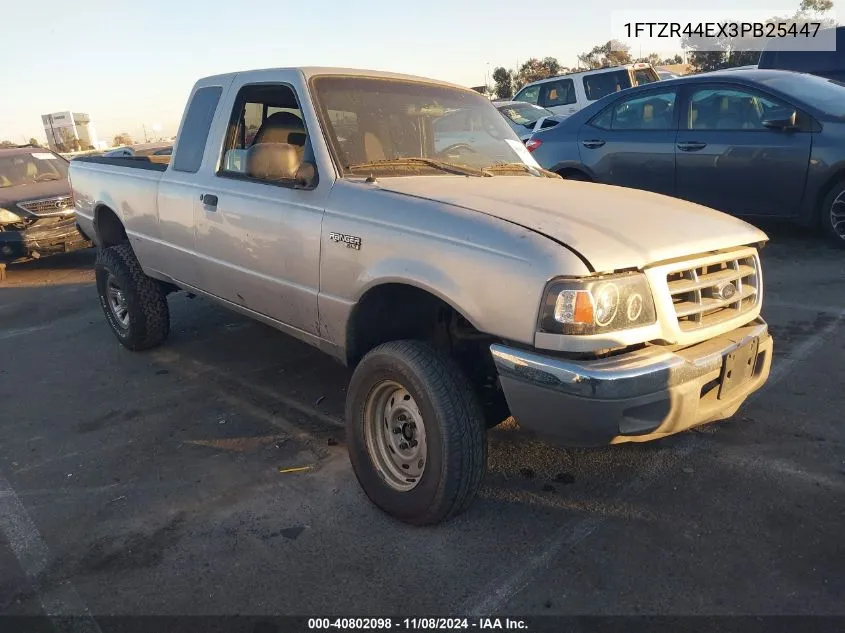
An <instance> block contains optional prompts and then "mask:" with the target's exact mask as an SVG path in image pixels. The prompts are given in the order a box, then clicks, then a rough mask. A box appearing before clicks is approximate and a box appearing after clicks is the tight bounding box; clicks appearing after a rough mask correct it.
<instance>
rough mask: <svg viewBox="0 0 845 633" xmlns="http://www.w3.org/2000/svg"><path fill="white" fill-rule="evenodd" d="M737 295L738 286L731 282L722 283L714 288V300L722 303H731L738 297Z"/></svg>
mask: <svg viewBox="0 0 845 633" xmlns="http://www.w3.org/2000/svg"><path fill="white" fill-rule="evenodd" d="M736 293H737V289H736V286H735V285H734V284H733V283H732V282H730V281H726V282H723V283H720V284H719V285H718V286H716V287H715V288H713V296H714V298H716V299H721V300H722V301H730V300H731V299H733V298H734V297H735V296H736Z"/></svg>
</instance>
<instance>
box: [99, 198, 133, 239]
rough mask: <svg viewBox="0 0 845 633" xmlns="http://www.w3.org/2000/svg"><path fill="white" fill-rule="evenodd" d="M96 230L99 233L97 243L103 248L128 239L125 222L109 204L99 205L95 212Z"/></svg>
mask: <svg viewBox="0 0 845 633" xmlns="http://www.w3.org/2000/svg"><path fill="white" fill-rule="evenodd" d="M94 232H95V233H96V234H97V243H98V244H99V245H100V246H101V247H102V248H108V247H109V246H116V245H118V244H121V243H123V242H126V241H128V238H127V237H126V229H125V228H123V223H122V222H121V221H120V218H118V217H117V214H116V213H115V212H114V211H112V210H111V209H109V208H108V207H107V206H100V207H97V210H96V211H95V212H94Z"/></svg>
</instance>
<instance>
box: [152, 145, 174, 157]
mask: <svg viewBox="0 0 845 633" xmlns="http://www.w3.org/2000/svg"><path fill="white" fill-rule="evenodd" d="M172 154H173V146H172V145H171V146H169V147H162V148H161V149H157V150H156V151H154V152H153V156H171V155H172Z"/></svg>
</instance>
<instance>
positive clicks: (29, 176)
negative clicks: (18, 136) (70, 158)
mask: <svg viewBox="0 0 845 633" xmlns="http://www.w3.org/2000/svg"><path fill="white" fill-rule="evenodd" d="M67 166H68V163H67V161H66V160H64V159H63V158H61V157H60V156H56V155H55V154H53V153H51V152H47V151H41V152H38V151H34V152H22V153H14V154H12V155H10V156H9V155H7V156H0V187H18V186H20V185H27V184H31V183H34V182H47V181H49V180H63V179H65V178H67Z"/></svg>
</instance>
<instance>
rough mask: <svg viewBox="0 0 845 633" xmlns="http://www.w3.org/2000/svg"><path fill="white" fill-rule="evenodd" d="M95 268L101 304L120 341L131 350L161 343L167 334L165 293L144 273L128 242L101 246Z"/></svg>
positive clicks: (168, 312)
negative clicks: (107, 246) (102, 247)
mask: <svg viewBox="0 0 845 633" xmlns="http://www.w3.org/2000/svg"><path fill="white" fill-rule="evenodd" d="M94 270H95V275H96V278H97V293H98V294H99V295H100V305H102V307H103V312H104V313H105V315H106V321H108V324H109V326H111V329H112V331H113V332H114V333H115V335H116V336H117V339H118V340H119V341H120V343H121V344H122V345H123V346H124V347H126V348H128V349H131V350H134V351H138V350H143V349H150V348H151V347H156V346H157V345H161V344H162V343H163V342H164V340H165V339H166V338H167V335H168V334H169V333H170V311H169V310H168V307H167V293H166V292H165V290H164V288H163V287H162V285H161V284H160V283H159V282H157V281H156V280H155V279H151V278H150V277H147V276H146V275H145V274H144V271H143V270H142V269H141V264H140V263H139V262H138V259H137V258H136V257H135V253H134V252H133V251H132V248H131V247H130V246H129V244H118V245H117V246H110V247H109V248H104V249H101V250H100V251H99V253H98V254H97V263H96V264H95V266H94Z"/></svg>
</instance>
